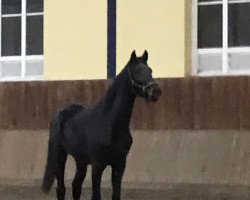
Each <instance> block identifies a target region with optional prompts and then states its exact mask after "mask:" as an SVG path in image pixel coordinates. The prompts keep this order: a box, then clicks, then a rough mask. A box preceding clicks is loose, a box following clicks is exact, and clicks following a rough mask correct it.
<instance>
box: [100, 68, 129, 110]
mask: <svg viewBox="0 0 250 200" xmlns="http://www.w3.org/2000/svg"><path fill="white" fill-rule="evenodd" d="M127 67H128V66H127V65H126V66H125V67H124V68H123V69H122V71H121V72H120V73H119V74H118V75H117V76H116V77H115V79H114V81H113V83H112V84H111V86H110V87H109V88H108V90H107V92H106V94H105V95H104V97H103V98H102V100H101V102H102V103H104V104H105V105H106V106H107V108H109V107H110V106H112V103H113V102H114V101H115V99H116V98H117V95H118V94H119V92H120V91H121V90H123V89H124V88H122V86H123V87H125V85H124V81H126V79H124V76H126V73H127V70H126V69H127Z"/></svg>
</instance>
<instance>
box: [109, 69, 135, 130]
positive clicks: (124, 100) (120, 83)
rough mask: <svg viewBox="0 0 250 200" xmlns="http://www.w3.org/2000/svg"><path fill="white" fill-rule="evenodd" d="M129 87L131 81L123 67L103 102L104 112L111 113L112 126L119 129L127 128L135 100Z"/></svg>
mask: <svg viewBox="0 0 250 200" xmlns="http://www.w3.org/2000/svg"><path fill="white" fill-rule="evenodd" d="M131 87H132V86H131V80H130V78H129V75H128V71H127V69H126V67H125V68H124V69H123V71H122V72H121V73H120V74H119V75H118V76H117V77H116V79H115V80H114V82H113V84H112V86H111V87H110V89H109V90H108V92H107V94H106V97H105V100H104V102H105V106H106V109H105V110H108V111H109V112H112V115H113V119H114V121H113V122H114V125H115V126H118V127H120V128H125V129H126V128H128V127H129V123H130V118H131V115H132V111H133V106H134V101H135V98H136V96H135V94H134V93H133V92H132V90H131V89H132V88H131Z"/></svg>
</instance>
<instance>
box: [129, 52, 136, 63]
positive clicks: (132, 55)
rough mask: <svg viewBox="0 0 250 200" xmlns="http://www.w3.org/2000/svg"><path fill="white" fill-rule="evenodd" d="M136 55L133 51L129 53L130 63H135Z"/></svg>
mask: <svg viewBox="0 0 250 200" xmlns="http://www.w3.org/2000/svg"><path fill="white" fill-rule="evenodd" d="M136 58H137V57H136V53H135V50H134V51H133V52H132V53H131V57H130V61H131V62H134V61H136Z"/></svg>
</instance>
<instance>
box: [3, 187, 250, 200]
mask: <svg viewBox="0 0 250 200" xmlns="http://www.w3.org/2000/svg"><path fill="white" fill-rule="evenodd" d="M90 193H91V192H90V189H86V188H84V194H83V196H82V198H81V199H82V200H85V199H86V200H90V199H91V198H90ZM102 194H103V200H110V199H111V198H110V194H111V191H110V190H108V189H103V190H102ZM122 196H123V198H122V199H123V200H250V188H249V187H237V188H232V189H230V187H223V188H220V187H216V186H212V187H209V186H205V187H204V186H202V187H197V186H192V185H191V186H190V185H189V186H178V187H176V188H172V189H167V190H162V191H160V190H157V191H156V190H152V191H150V190H143V189H139V190H138V189H136V190H134V189H129V190H123V195H122ZM71 199H72V197H71V189H67V198H66V200H71ZM0 200H56V198H55V190H54V189H53V190H52V191H51V193H50V194H49V195H45V194H43V193H42V192H41V190H40V188H38V187H6V186H0Z"/></svg>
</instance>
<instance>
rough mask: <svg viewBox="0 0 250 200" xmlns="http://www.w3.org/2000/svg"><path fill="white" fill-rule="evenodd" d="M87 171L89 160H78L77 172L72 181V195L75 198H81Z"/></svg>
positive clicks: (78, 199)
mask: <svg viewBox="0 0 250 200" xmlns="http://www.w3.org/2000/svg"><path fill="white" fill-rule="evenodd" d="M86 172H87V162H82V161H77V160H76V174H75V178H74V180H73V182H72V195H73V199H74V200H80V196H81V192H82V184H83V181H84V179H85V176H86Z"/></svg>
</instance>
